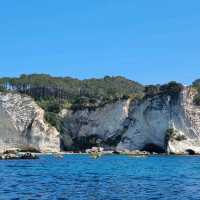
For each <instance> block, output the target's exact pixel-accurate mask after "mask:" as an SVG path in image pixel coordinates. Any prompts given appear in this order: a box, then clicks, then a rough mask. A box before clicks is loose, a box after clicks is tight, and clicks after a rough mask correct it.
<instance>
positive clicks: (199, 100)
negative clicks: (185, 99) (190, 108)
mask: <svg viewBox="0 0 200 200" xmlns="http://www.w3.org/2000/svg"><path fill="white" fill-rule="evenodd" d="M192 87H193V89H194V90H195V91H196V92H197V94H196V95H195V97H194V99H193V103H194V104H195V105H196V106H200V79H197V80H196V81H194V82H193V83H192Z"/></svg>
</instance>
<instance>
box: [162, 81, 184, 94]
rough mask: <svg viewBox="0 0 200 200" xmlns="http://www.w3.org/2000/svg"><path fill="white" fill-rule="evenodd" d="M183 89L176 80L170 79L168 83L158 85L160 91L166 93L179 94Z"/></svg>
mask: <svg viewBox="0 0 200 200" xmlns="http://www.w3.org/2000/svg"><path fill="white" fill-rule="evenodd" d="M182 90H183V85H182V84H181V83H177V82H176V81H171V82H169V83H168V84H164V85H162V86H160V92H161V93H164V94H168V95H172V96H173V95H176V94H179V93H180V92H181V91H182Z"/></svg>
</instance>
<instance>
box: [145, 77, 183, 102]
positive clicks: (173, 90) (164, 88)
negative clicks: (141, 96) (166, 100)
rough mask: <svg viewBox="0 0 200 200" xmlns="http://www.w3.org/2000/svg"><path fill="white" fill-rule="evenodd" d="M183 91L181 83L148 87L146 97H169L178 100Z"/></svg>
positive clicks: (173, 82)
mask: <svg viewBox="0 0 200 200" xmlns="http://www.w3.org/2000/svg"><path fill="white" fill-rule="evenodd" d="M182 89H183V85H182V84H181V83H177V82H175V81H171V82H169V83H167V84H164V85H148V86H146V87H145V90H144V92H145V97H153V96H155V95H169V96H171V97H172V98H174V99H175V98H177V97H178V95H179V94H180V92H181V91H182Z"/></svg>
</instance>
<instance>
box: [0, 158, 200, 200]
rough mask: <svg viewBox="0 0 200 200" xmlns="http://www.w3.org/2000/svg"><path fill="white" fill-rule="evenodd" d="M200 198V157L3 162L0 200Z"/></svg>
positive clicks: (52, 159)
mask: <svg viewBox="0 0 200 200" xmlns="http://www.w3.org/2000/svg"><path fill="white" fill-rule="evenodd" d="M4 199H5V200H7V199H8V200H11V199H13V200H14V199H15V200H17V199H20V200H28V199H32V200H38V199H39V200H43V199H44V200H46V199H48V200H54V199H60V200H65V199H66V200H129V199H130V200H133V199H139V200H146V199H149V200H150V199H152V200H156V199H159V200H161V199H170V200H176V199H177V200H186V199H191V200H192V199H194V200H198V199H200V157H198V156H194V157H189V156H152V157H138V158H137V157H128V156H117V155H116V156H115V155H109V156H103V157H101V158H100V159H96V160H95V159H93V158H91V157H90V156H88V155H65V156H64V158H63V159H61V158H56V157H54V156H41V157H40V159H39V160H16V161H14V160H8V161H0V200H4Z"/></svg>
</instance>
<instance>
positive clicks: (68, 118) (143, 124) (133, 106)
mask: <svg viewBox="0 0 200 200" xmlns="http://www.w3.org/2000/svg"><path fill="white" fill-rule="evenodd" d="M194 96H195V92H194V91H193V90H192V89H191V88H189V87H185V88H184V89H183V91H182V92H181V93H180V94H178V95H176V96H175V97H174V96H170V95H167V94H162V95H155V96H153V97H150V98H145V99H143V100H142V101H138V102H135V101H132V102H131V101H130V100H126V101H118V102H116V103H113V104H108V105H106V106H105V107H102V108H98V109H96V110H94V111H89V110H88V109H86V110H79V111H76V112H72V111H67V110H65V111H63V113H62V117H63V119H64V134H63V138H64V139H63V141H64V144H67V145H69V146H70V145H74V143H73V142H74V141H77V140H78V139H80V138H88V137H89V138H91V137H92V136H93V137H95V139H96V140H99V142H100V143H101V144H104V145H105V144H108V146H109V145H110V146H113V145H116V149H117V150H119V151H125V150H145V149H147V148H151V150H152V148H155V151H158V153H159V151H160V152H163V151H164V152H168V153H175V154H184V153H188V152H191V150H192V151H194V152H195V153H200V107H198V106H195V105H194V104H193V98H194ZM169 129H172V130H175V132H176V136H174V135H173V136H172V135H171V136H170V137H168V138H167V132H168V130H169ZM69 141H70V142H69ZM108 141H109V142H108ZM77 145H80V143H78V144H77ZM86 145H88V144H86Z"/></svg>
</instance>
